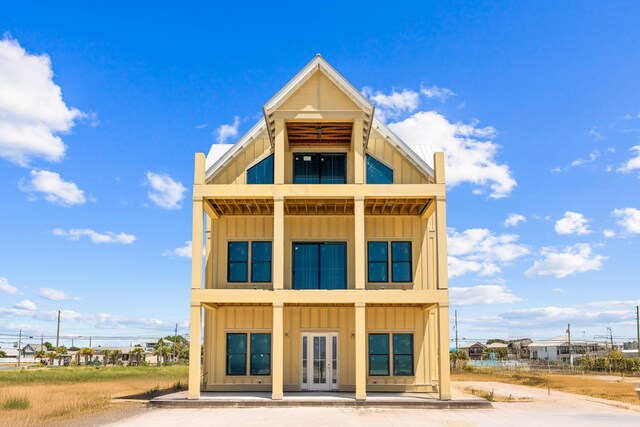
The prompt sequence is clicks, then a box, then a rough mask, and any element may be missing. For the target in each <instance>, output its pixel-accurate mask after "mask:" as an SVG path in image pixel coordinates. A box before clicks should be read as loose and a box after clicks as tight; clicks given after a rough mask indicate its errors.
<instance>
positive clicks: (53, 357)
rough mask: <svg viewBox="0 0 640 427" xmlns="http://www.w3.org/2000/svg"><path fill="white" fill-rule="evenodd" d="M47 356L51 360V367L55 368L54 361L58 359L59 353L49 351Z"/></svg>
mask: <svg viewBox="0 0 640 427" xmlns="http://www.w3.org/2000/svg"><path fill="white" fill-rule="evenodd" d="M45 356H46V357H47V359H49V366H53V360H54V359H55V358H56V357H58V353H56V352H55V351H48V352H47V354H46V355H45Z"/></svg>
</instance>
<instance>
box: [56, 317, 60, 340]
mask: <svg viewBox="0 0 640 427" xmlns="http://www.w3.org/2000/svg"><path fill="white" fill-rule="evenodd" d="M59 346H60V310H58V332H57V333H56V348H58V347H59Z"/></svg>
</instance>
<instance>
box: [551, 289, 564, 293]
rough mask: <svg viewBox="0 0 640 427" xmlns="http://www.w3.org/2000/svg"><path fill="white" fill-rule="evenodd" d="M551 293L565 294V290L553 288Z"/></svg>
mask: <svg viewBox="0 0 640 427" xmlns="http://www.w3.org/2000/svg"><path fill="white" fill-rule="evenodd" d="M551 292H555V293H558V294H563V293H564V290H563V289H562V288H553V289H551Z"/></svg>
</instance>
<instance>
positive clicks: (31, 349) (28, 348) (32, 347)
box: [22, 344, 49, 357]
mask: <svg viewBox="0 0 640 427" xmlns="http://www.w3.org/2000/svg"><path fill="white" fill-rule="evenodd" d="M40 350H43V351H45V352H47V351H49V349H48V348H47V347H46V346H45V345H44V344H27V345H25V346H24V347H22V357H35V354H36V353H37V352H39V351H40Z"/></svg>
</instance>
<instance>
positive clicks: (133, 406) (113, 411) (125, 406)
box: [54, 401, 150, 427]
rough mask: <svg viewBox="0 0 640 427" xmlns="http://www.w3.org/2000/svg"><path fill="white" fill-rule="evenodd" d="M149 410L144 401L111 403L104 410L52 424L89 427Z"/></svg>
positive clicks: (122, 419) (110, 422) (56, 425)
mask: <svg viewBox="0 0 640 427" xmlns="http://www.w3.org/2000/svg"><path fill="white" fill-rule="evenodd" d="M148 411H150V409H148V408H147V403H146V402H145V401H139V402H132V401H129V402H118V403H112V404H111V405H110V406H109V408H107V409H105V410H104V411H100V412H95V413H93V414H86V415H83V416H81V417H78V418H75V419H73V420H70V421H66V422H62V423H58V424H54V426H55V427H89V426H104V425H107V424H113V423H117V422H119V421H124V420H125V419H130V418H133V417H136V416H138V415H144V414H145V413H146V412H148Z"/></svg>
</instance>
